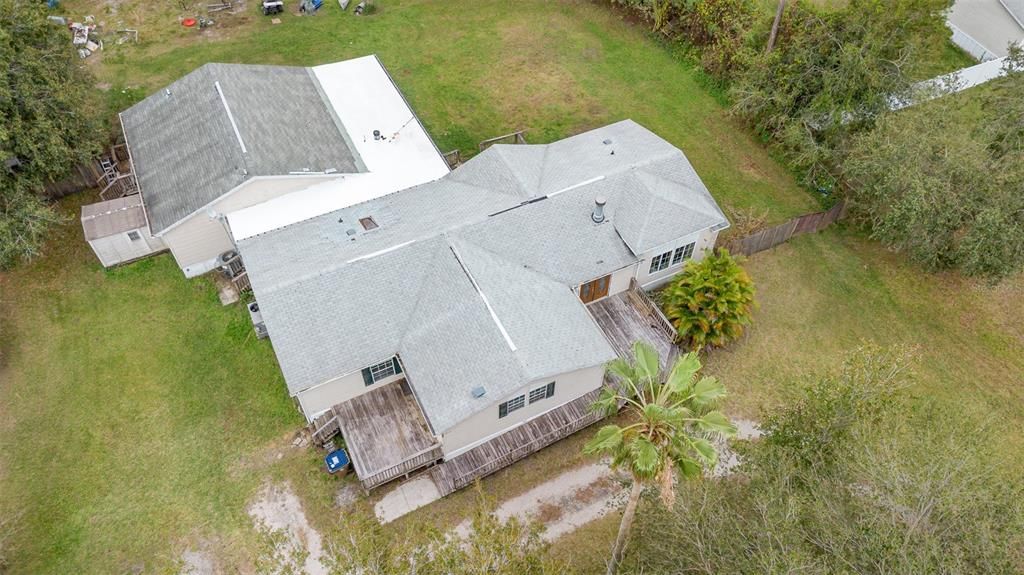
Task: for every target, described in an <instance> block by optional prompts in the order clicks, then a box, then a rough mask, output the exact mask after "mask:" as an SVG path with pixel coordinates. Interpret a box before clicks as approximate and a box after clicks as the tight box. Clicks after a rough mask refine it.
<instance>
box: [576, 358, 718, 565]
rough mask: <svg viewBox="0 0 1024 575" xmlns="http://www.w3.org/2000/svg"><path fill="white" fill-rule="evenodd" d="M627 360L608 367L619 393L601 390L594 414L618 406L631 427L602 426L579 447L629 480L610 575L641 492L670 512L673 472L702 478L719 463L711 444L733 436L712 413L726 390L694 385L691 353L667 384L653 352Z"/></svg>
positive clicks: (695, 365)
mask: <svg viewBox="0 0 1024 575" xmlns="http://www.w3.org/2000/svg"><path fill="white" fill-rule="evenodd" d="M633 358H634V360H633V361H632V362H628V361H625V360H623V359H617V360H615V361H613V362H611V363H610V364H608V371H609V372H611V373H612V374H614V375H615V376H617V377H618V379H619V385H618V386H617V388H616V389H613V388H607V389H605V391H604V393H602V395H601V397H600V399H598V400H597V402H595V403H594V406H593V409H596V410H601V411H603V412H604V413H606V414H608V415H611V414H614V413H615V412H616V411H618V409H619V406H620V405H624V407H625V410H626V411H627V412H628V414H629V416H630V420H631V421H633V423H631V424H629V425H626V426H625V427H621V426H618V425H614V424H613V425H606V426H604V427H602V428H601V429H600V430H599V431H598V432H597V435H595V436H594V438H593V439H592V440H591V441H590V442H588V443H587V445H586V447H584V452H585V453H588V454H596V453H606V454H609V455H611V457H612V463H611V465H612V468H625V469H626V470H627V471H629V473H630V474H631V475H632V476H633V487H632V489H631V490H630V493H629V501H628V502H627V504H626V511H625V513H624V514H623V516H622V522H621V523H620V524H619V534H618V536H617V537H616V538H615V546H614V548H613V549H612V559H611V561H610V562H609V564H608V573H609V575H611V574H613V573H615V571H616V570H617V569H618V567H619V563H620V562H621V561H622V556H623V553H624V552H625V549H626V539H627V538H628V537H629V532H630V530H631V529H632V527H633V519H634V517H635V515H636V508H637V504H638V502H639V500H640V494H641V493H642V492H643V489H644V486H645V485H648V484H652V483H657V484H658V485H659V486H660V488H661V498H662V501H663V502H664V503H665V505H668V506H670V505H672V502H673V501H674V500H675V491H674V484H675V472H676V471H678V472H679V473H681V474H682V476H683V477H684V478H692V477H698V476H700V474H701V471H702V470H703V469H704V468H705V467H713V466H714V465H715V463H716V462H717V461H718V452H717V451H716V449H715V446H714V445H713V444H712V443H711V441H710V440H711V439H713V438H715V437H719V436H731V435H733V434H734V433H735V432H736V428H735V427H733V426H732V424H730V423H729V420H727V419H726V418H725V416H724V415H723V414H722V413H721V412H720V411H714V410H713V408H714V405H715V404H716V403H717V402H718V400H720V399H721V398H722V397H724V396H725V388H724V387H723V386H722V384H721V383H719V382H718V380H716V379H715V378H713V377H702V378H700V379H697V372H698V371H700V368H701V364H700V359H699V358H698V357H697V354H696V353H693V352H690V353H687V354H686V355H683V356H681V357H680V358H679V359H677V360H676V362H675V364H674V365H673V366H672V367H671V369H670V370H669V372H668V377H667V378H664V377H663V376H662V372H661V368H660V364H659V358H658V352H657V351H655V350H654V348H652V347H651V346H650V345H648V344H646V343H644V342H636V343H635V344H633Z"/></svg>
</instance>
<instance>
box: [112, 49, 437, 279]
mask: <svg viewBox="0 0 1024 575" xmlns="http://www.w3.org/2000/svg"><path fill="white" fill-rule="evenodd" d="M121 124H122V127H123V129H124V134H125V140H126V142H127V147H128V151H129V155H130V158H131V163H132V166H133V170H134V173H135V176H136V179H137V182H138V187H139V189H140V193H141V201H142V206H143V210H144V212H145V216H146V219H147V220H148V223H149V233H150V234H151V237H152V238H153V241H152V243H159V244H161V245H162V246H164V247H165V248H166V249H169V250H170V252H171V254H172V255H173V256H174V259H175V261H177V263H178V266H179V267H181V269H182V271H183V272H184V273H185V275H186V276H187V277H194V276H197V275H201V274H203V273H206V272H208V271H211V270H212V269H214V268H216V267H217V266H218V265H219V264H220V263H221V261H220V259H219V257H220V256H221V254H224V253H226V252H231V251H233V250H234V249H235V242H234V236H233V234H232V230H231V229H230V228H229V227H228V224H227V218H226V217H227V215H229V214H231V213H233V212H236V211H238V210H242V209H246V208H251V207H253V206H258V205H260V204H262V203H264V202H267V201H269V200H273V199H278V198H281V197H284V196H288V195H290V194H294V193H297V192H299V191H302V190H305V189H308V188H316V189H317V190H319V192H318V193H319V195H305V196H303V199H302V200H300V201H297V202H295V203H293V204H288V205H290V207H289V208H287V209H284V208H281V209H279V210H277V211H271V212H263V214H262V215H261V216H260V217H258V218H253V219H251V220H250V224H249V228H248V229H258V230H260V231H266V230H268V229H273V228H275V227H279V226H282V225H287V224H290V223H293V222H295V221H298V220H301V219H306V218H309V217H313V216H316V215H319V214H321V213H324V212H326V211H330V210H332V209H337V208H339V207H342V206H344V205H347V204H349V203H358V202H361V201H366V200H368V199H372V198H375V197H379V196H381V195H385V194H389V193H391V192H394V191H397V190H400V189H403V188H406V187H409V186H412V185H416V184H421V183H424V182H428V181H431V180H434V179H437V178H439V177H441V176H443V175H445V174H446V173H448V166H447V163H446V162H445V161H444V158H443V157H442V156H441V154H440V153H439V152H438V150H437V148H436V147H435V146H434V143H433V141H432V140H431V139H430V137H429V136H428V135H427V133H426V131H425V130H424V128H423V126H422V124H420V122H419V120H418V119H417V118H416V116H415V114H413V112H412V110H411V108H410V107H409V105H408V104H407V103H406V101H405V99H404V98H403V97H402V95H401V93H400V92H399V90H398V88H397V86H395V84H394V82H392V80H391V77H390V76H389V75H388V73H387V71H386V70H385V69H384V67H383V65H382V64H381V63H380V61H379V60H378V59H377V58H376V56H366V57H363V58H357V59H354V60H348V61H345V62H337V63H334V64H326V65H323V66H316V67H313V68H301V67H291V66H252V65H240V64H206V65H204V66H202V67H200V68H198V69H197V70H195V71H193V72H192V73H190V74H188V75H186V76H184V77H183V78H181V79H180V80H178V81H176V82H174V83H173V84H171V85H169V86H167V87H166V88H164V89H162V90H160V91H159V92H157V93H155V94H153V95H151V96H149V97H148V98H146V99H145V100H143V101H142V102H139V103H138V104H136V105H135V106H132V107H131V108H129V109H128V110H126V111H124V112H123V113H122V114H121ZM375 132H376V134H375ZM147 241H149V240H147ZM111 261H112V260H110V259H108V260H105V261H104V262H103V263H104V265H111ZM122 261H123V260H122ZM112 263H121V262H120V261H113V262H112Z"/></svg>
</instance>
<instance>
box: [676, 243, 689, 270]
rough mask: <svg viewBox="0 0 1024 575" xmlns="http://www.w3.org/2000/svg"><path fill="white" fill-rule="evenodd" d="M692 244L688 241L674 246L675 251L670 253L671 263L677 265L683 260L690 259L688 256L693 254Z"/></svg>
mask: <svg viewBox="0 0 1024 575" xmlns="http://www.w3.org/2000/svg"><path fill="white" fill-rule="evenodd" d="M693 246H694V244H692V243H690V244H686V245H685V246H683V247H680V248H676V251H675V252H673V253H672V265H678V264H680V263H682V262H683V260H688V259H690V257H691V256H693Z"/></svg>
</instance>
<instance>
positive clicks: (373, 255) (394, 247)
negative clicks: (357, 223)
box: [345, 232, 419, 264]
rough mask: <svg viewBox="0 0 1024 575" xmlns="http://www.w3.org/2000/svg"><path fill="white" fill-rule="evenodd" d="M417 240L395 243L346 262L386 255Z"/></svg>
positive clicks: (350, 262)
mask: <svg viewBox="0 0 1024 575" xmlns="http://www.w3.org/2000/svg"><path fill="white" fill-rule="evenodd" d="M364 233H366V232H364ZM417 241H419V240H409V241H407V242H402V243H400V244H397V245H393V246H391V247H390V248H384V249H382V250H378V251H375V252H373V253H369V254H366V255H363V256H359V257H355V258H352V259H350V260H348V261H347V262H345V263H346V264H352V263H355V262H359V261H363V260H368V259H370V258H375V257H377V256H382V255H384V254H386V253H388V252H393V251H395V250H397V249H400V248H404V247H405V246H407V245H409V244H414V243H416V242H417Z"/></svg>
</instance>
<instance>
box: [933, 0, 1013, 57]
mask: <svg viewBox="0 0 1024 575" xmlns="http://www.w3.org/2000/svg"><path fill="white" fill-rule="evenodd" d="M949 23H950V24H952V25H953V26H955V27H956V28H959V29H960V30H961V31H962V32H963V33H964V34H966V35H967V36H970V37H971V38H972V39H974V40H975V41H976V42H977V43H978V44H980V45H981V46H983V47H984V48H985V50H987V51H988V52H990V53H991V54H993V55H994V56H995V57H997V58H1002V57H1004V56H1006V54H1007V49H1006V48H1007V46H1008V45H1009V44H1010V43H1011V42H1021V41H1024V28H1022V27H1021V25H1020V24H1018V23H1017V20H1016V19H1015V18H1014V17H1013V15H1012V14H1010V12H1009V11H1008V10H1007V9H1006V7H1005V6H1003V4H1002V3H1001V2H1000V1H999V0H957V1H956V3H955V4H954V5H953V9H952V10H951V11H950V13H949ZM965 49H966V48H965ZM968 51H970V50H968ZM976 56H977V55H976Z"/></svg>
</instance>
